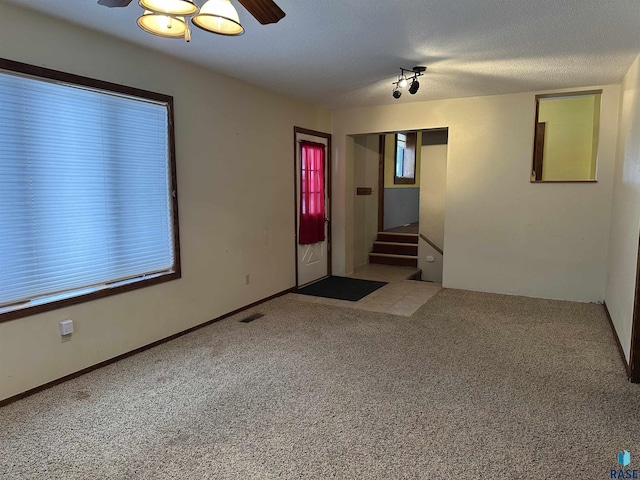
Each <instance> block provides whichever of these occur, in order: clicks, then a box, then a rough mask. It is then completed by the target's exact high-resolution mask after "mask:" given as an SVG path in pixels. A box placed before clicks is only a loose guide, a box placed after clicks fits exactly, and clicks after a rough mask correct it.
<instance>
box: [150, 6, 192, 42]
mask: <svg viewBox="0 0 640 480" xmlns="http://www.w3.org/2000/svg"><path fill="white" fill-rule="evenodd" d="M138 26H139V27H140V28H141V29H142V30H144V31H145V32H147V33H151V34H153V35H158V36H159V37H165V38H184V36H185V34H186V32H187V23H186V21H185V19H184V17H174V16H171V15H163V14H160V13H156V12H152V11H150V10H146V11H145V12H144V13H143V14H142V16H140V17H139V18H138Z"/></svg>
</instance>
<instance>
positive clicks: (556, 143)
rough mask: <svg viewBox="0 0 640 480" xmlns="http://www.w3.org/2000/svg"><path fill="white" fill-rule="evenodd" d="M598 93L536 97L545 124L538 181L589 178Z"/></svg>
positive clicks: (597, 109)
mask: <svg viewBox="0 0 640 480" xmlns="http://www.w3.org/2000/svg"><path fill="white" fill-rule="evenodd" d="M599 106H600V96H599V95H590V96H586V97H582V96H580V97H568V98H550V99H540V108H539V114H538V121H539V122H543V123H545V124H546V129H545V139H544V163H543V165H544V166H543V168H542V180H593V179H594V177H595V171H594V168H595V164H596V158H597V156H596V155H595V154H594V148H595V149H597V148H598V141H597V134H598V128H597V127H596V125H597V124H599V122H600V116H599V113H600V112H599Z"/></svg>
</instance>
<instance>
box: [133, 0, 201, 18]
mask: <svg viewBox="0 0 640 480" xmlns="http://www.w3.org/2000/svg"><path fill="white" fill-rule="evenodd" d="M138 4H139V5H140V6H141V7H142V8H144V9H145V10H151V11H152V12H156V13H168V14H169V15H192V14H194V13H196V12H197V11H198V7H197V6H196V5H195V4H194V3H193V2H192V1H191V0H139V2H138Z"/></svg>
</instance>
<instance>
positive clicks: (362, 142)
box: [352, 135, 380, 267]
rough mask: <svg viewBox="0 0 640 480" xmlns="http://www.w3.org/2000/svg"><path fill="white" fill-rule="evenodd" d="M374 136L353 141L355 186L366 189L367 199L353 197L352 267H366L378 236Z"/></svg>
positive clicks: (375, 143)
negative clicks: (370, 191)
mask: <svg viewBox="0 0 640 480" xmlns="http://www.w3.org/2000/svg"><path fill="white" fill-rule="evenodd" d="M379 143H380V139H379V136H378V135H359V136H357V137H355V138H354V178H355V180H354V181H355V186H356V188H357V187H370V188H371V189H372V190H373V193H372V194H371V195H356V190H355V188H354V189H353V190H352V194H353V195H354V196H355V198H354V202H355V203H354V205H355V207H354V210H355V212H354V213H355V215H354V222H355V224H354V235H353V242H354V245H353V252H354V253H353V255H354V264H355V266H356V267H357V266H360V265H364V264H366V263H369V252H371V249H372V247H373V242H374V241H375V239H376V237H377V236H378V173H379V165H378V164H379V162H380V155H379V153H378V149H379V147H380V146H379Z"/></svg>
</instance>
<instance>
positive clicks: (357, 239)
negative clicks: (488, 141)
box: [352, 128, 448, 283]
mask: <svg viewBox="0 0 640 480" xmlns="http://www.w3.org/2000/svg"><path fill="white" fill-rule="evenodd" d="M352 138H353V145H354V154H353V159H354V168H353V172H354V173H353V175H354V183H355V187H356V188H355V198H354V230H353V232H354V237H353V238H354V245H353V247H354V248H353V252H354V256H353V267H354V268H359V267H361V266H362V265H366V264H371V263H380V264H384V265H399V266H410V267H415V268H416V271H417V270H418V269H420V270H421V271H422V280H427V281H431V282H435V283H441V282H442V272H443V265H444V213H445V211H444V208H445V183H446V168H447V150H448V129H447V128H437V129H428V130H418V131H400V132H393V133H372V134H365V135H354V136H353V137H352Z"/></svg>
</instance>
